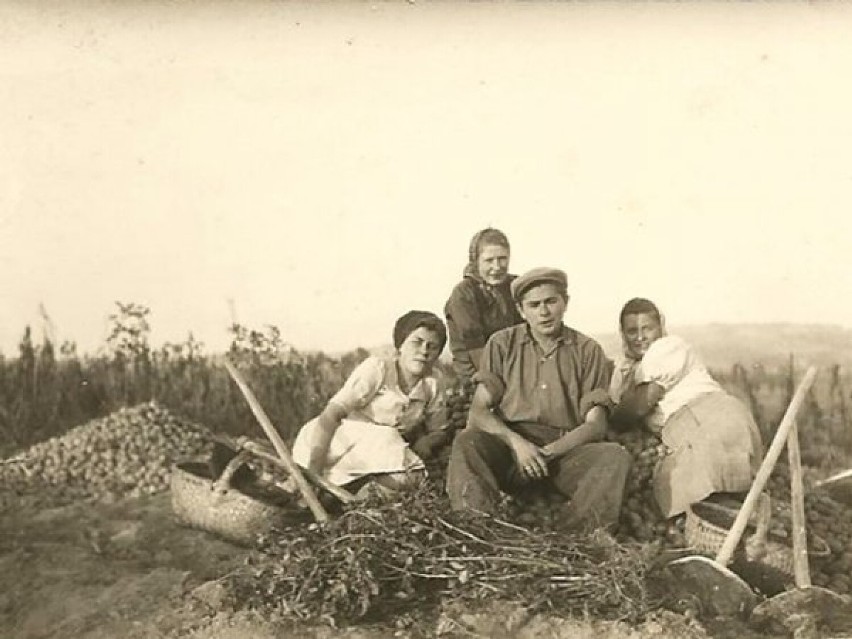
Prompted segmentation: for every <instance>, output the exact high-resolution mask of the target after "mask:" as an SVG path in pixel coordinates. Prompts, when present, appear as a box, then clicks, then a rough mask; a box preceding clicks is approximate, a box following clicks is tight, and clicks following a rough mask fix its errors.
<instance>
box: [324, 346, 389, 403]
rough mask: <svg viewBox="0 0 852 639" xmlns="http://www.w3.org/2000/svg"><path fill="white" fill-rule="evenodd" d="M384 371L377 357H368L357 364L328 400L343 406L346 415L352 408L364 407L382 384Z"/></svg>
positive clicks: (382, 364)
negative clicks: (341, 385) (341, 386)
mask: <svg viewBox="0 0 852 639" xmlns="http://www.w3.org/2000/svg"><path fill="white" fill-rule="evenodd" d="M384 376H385V371H384V363H383V362H382V360H381V359H379V358H378V357H368V358H367V359H365V360H364V361H363V362H361V363H360V364H358V366H357V367H356V368H355V370H354V371H352V373H351V374H350V375H349V378H348V379H347V380H346V382H345V383H344V384H343V388H341V389H340V390H339V391H337V393H336V394H335V395H334V397H332V398H331V400H329V403H331V402H333V403H335V404H337V405H338V406H340V407H341V408H343V410H345V411H346V414H347V415H348V414H349V413H351V412H352V411H354V410H357V409H359V408H364V407H365V406H366V405H367V404H369V403H370V401H371V400H372V399H373V397H375V396H376V393H377V392H378V391H379V389H380V388H381V386H382V382H383V380H384Z"/></svg>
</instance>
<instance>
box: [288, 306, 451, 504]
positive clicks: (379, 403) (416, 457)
mask: <svg viewBox="0 0 852 639" xmlns="http://www.w3.org/2000/svg"><path fill="white" fill-rule="evenodd" d="M393 341H394V346H395V347H396V350H397V352H396V354H395V355H394V356H392V357H387V358H380V357H368V358H367V359H366V360H364V361H363V362H361V364H359V365H358V367H357V368H356V369H355V370H354V371H353V372H352V374H351V375H350V376H349V379H347V380H346V383H345V384H344V385H343V388H341V389H340V391H338V393H337V394H336V395H335V396H334V397H332V398H331V400H330V401H329V402H328V405H327V406H326V407H325V409H324V410H323V412H322V413H321V414H320V415H319V417H317V418H315V419H313V420H311V421H310V422H308V423H307V424H305V426H304V427H302V429H301V430H300V431H299V434H298V435H297V437H296V441H295V443H294V445H293V458H294V460H295V461H296V463H297V464H299V465H301V466H307V467H309V468H310V469H311V470H314V471H316V472H317V473H319V474H321V475H323V476H324V477H326V478H327V479H328V480H329V481H330V482H332V483H334V484H337V485H339V486H342V485H346V484H349V483H351V482H354V481H356V480H359V479H362V478H365V477H371V478H373V479H375V480H376V481H377V482H378V483H379V484H381V485H383V486H385V487H388V488H400V487H402V486H403V485H405V484H406V483H407V482H408V481H410V480H411V479H413V478H416V477H420V476H423V475H424V474H425V465H424V463H423V459H425V458H428V457H430V456H431V454H432V452H433V450H434V449H435V448H436V447H437V446H439V445H441V444H442V443H444V439H445V437H446V434H445V429H446V424H447V420H446V410H445V408H444V389H443V385H442V382H441V380H440V378H439V377H438V376H437V375H436V371H433V366H434V364H435V362H436V361H437V359H438V356H439V355H440V354H441V351H442V350H443V348H444V345H445V344H446V341H447V332H446V328H445V327H444V323H443V322H442V321H441V320H440V318H438V317H437V316H436V315H434V314H432V313H428V312H425V311H410V312H409V313H406V314H405V315H403V316H402V317H401V318H399V320H397V322H396V325H395V326H394V330H393Z"/></svg>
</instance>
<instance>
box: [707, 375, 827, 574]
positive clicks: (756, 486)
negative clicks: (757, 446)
mask: <svg viewBox="0 0 852 639" xmlns="http://www.w3.org/2000/svg"><path fill="white" fill-rule="evenodd" d="M816 373H817V369H816V366H811V367H810V368H809V369H808V370H807V372H806V373H805V376H804V378H802V381H801V382H800V383H799V387H798V388H797V389H796V392H795V394H794V395H793V399H791V400H790V405H789V406H788V407H787V411H786V412H785V413H784V418H783V419H782V420H781V424H780V425H779V426H778V430H777V431H776V432H775V437H774V438H773V439H772V445H771V446H770V447H769V451H768V452H767V453H766V457H764V458H763V463H762V464H761V465H760V469H758V471H757V476H756V477H755V478H754V482H752V484H751V488H750V489H749V491H748V495H746V498H745V501H744V502H743V505H742V508H740V512H739V513H738V514H737V518H736V519H735V520H734V525H733V526H731V530H730V531H728V535H727V536H726V537H725V541H724V543H723V544H722V547H721V548H720V549H719V554H718V555H716V561H717V562H718V563H720V564H722V565H723V566H727V565H728V563H729V562H730V561H731V557H733V555H734V550H735V549H736V547H737V544H739V543H740V539H741V538H742V536H743V532H745V528H746V525H747V524H748V519H749V517H750V516H751V513H752V511H753V510H754V505H755V503H756V502H757V499H758V497H759V496H760V493H761V492H762V491H763V489H764V487H765V486H766V482H767V481H769V475H771V474H772V469H773V468H775V462H777V461H778V457H779V456H780V455H781V450H782V449H783V448H784V445H785V444H786V443H787V436H788V435H789V434H790V429H791V428H792V427H793V424H794V423H795V421H796V414H797V413H798V412H799V409H800V408H801V407H802V402H804V401H805V396H806V395H807V393H808V390H810V388H811V385H812V384H813V383H814V378H815V377H816Z"/></svg>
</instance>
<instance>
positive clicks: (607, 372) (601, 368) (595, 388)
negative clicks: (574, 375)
mask: <svg viewBox="0 0 852 639" xmlns="http://www.w3.org/2000/svg"><path fill="white" fill-rule="evenodd" d="M611 377H612V366H611V365H610V361H609V360H608V359H607V357H606V355H605V354H604V351H603V348H601V346H600V344H598V343H597V342H590V343H589V344H588V345H587V348H586V349H584V353H583V382H582V388H581V391H582V395H581V396H580V417H581V418H582V419H585V418H586V415H588V414H589V411H590V410H592V408H594V407H595V406H601V407H603V408H604V410H606V412H607V414H609V413H611V412H612V408H613V403H612V398H611V397H610V396H609V383H610V379H611Z"/></svg>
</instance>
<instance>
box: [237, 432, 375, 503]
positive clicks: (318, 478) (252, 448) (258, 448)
mask: <svg viewBox="0 0 852 639" xmlns="http://www.w3.org/2000/svg"><path fill="white" fill-rule="evenodd" d="M240 447H241V448H244V449H245V450H247V451H249V452H250V453H252V454H253V455H257V456H258V457H260V458H262V459H265V460H267V461H270V462H272V463H273V464H276V465H277V466H283V467H285V468H286V466H284V463H283V462H282V461H281V459H280V458H279V457H276V456H275V455H274V454H273V453H272V452H270V451H268V450H266V447H265V446H263V445H261V444H258V443H256V442H253V441H244V442H241V443H240ZM299 469H300V470H301V471H302V473H303V474H304V475H305V477H307V478H308V479H310V480H311V481H312V482H314V483H315V484H318V485H320V486H322V487H323V488H325V489H326V490H327V491H328V492H330V493H331V494H332V495H334V496H335V497H337V498H338V499H339V500H340V501H342V502H343V503H344V504H351V503H353V502H356V501H358V499H357V497H355V495H353V494H352V493H350V492H349V491H348V490H346V489H345V488H341V487H340V486H337V485H335V484H332V483H331V482H330V481H328V480H327V479H326V478H325V477H323V476H322V475H320V474H318V473H315V472H314V471H312V470H311V469H310V468H302V467H301V466H299Z"/></svg>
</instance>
